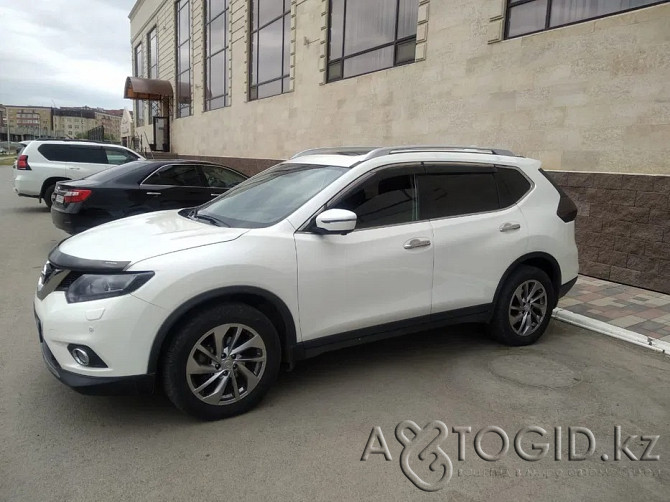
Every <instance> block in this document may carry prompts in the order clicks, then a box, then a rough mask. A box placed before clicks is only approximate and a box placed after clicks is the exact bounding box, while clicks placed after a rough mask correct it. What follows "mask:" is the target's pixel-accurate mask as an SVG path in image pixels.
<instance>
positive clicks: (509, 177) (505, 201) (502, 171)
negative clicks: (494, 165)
mask: <svg viewBox="0 0 670 502" xmlns="http://www.w3.org/2000/svg"><path fill="white" fill-rule="evenodd" d="M495 177H496V182H497V183H498V192H499V194H500V207H503V208H504V207H509V206H511V205H512V204H516V203H517V202H519V200H520V199H521V198H522V197H523V196H524V195H526V193H527V192H528V190H530V182H529V181H528V180H527V179H526V177H525V176H524V175H523V174H521V173H520V172H519V171H517V170H516V169H512V168H511V167H499V168H498V172H496V174H495Z"/></svg>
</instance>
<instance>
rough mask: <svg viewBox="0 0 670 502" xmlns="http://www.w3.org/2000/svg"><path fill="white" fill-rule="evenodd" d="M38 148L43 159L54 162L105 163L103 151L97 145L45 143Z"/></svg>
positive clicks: (105, 158)
mask: <svg viewBox="0 0 670 502" xmlns="http://www.w3.org/2000/svg"><path fill="white" fill-rule="evenodd" d="M38 150H39V152H40V153H41V154H42V155H44V158H45V159H47V160H51V161H54V162H75V163H87V164H107V156H106V155H105V151H104V150H103V149H102V147H99V146H86V145H61V144H56V145H49V144H45V145H41V146H40V147H39V148H38Z"/></svg>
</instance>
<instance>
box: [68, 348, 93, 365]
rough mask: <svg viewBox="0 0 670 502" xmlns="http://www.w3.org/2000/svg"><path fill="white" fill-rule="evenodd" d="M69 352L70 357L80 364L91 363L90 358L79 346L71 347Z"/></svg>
mask: <svg viewBox="0 0 670 502" xmlns="http://www.w3.org/2000/svg"><path fill="white" fill-rule="evenodd" d="M71 354H72V357H74V360H75V361H77V362H78V363H79V364H81V365H82V366H88V365H89V364H90V363H91V358H90V357H89V355H88V353H87V352H86V351H85V350H84V349H82V348H81V347H76V348H74V349H72V352H71Z"/></svg>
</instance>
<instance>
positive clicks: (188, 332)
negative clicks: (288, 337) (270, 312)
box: [161, 303, 281, 420]
mask: <svg viewBox="0 0 670 502" xmlns="http://www.w3.org/2000/svg"><path fill="white" fill-rule="evenodd" d="M230 324H232V325H236V326H235V327H231V328H228V329H227V330H226V329H222V328H221V326H223V325H230ZM239 326H245V327H247V328H248V330H247V331H245V330H244V329H242V331H241V334H240V335H239V337H240V340H244V339H249V338H248V337H251V338H254V340H256V343H258V340H257V338H255V336H256V335H257V336H259V337H260V338H261V339H262V344H263V345H264V349H265V350H264V351H263V350H261V349H260V348H253V347H255V346H252V348H250V349H244V350H245V351H246V352H245V356H243V357H255V356H260V355H262V354H263V352H264V354H265V366H264V367H263V370H262V374H261V370H260V369H259V370H258V371H259V375H260V378H259V379H258V378H257V379H255V382H257V383H256V384H255V387H252V385H254V384H253V383H252V382H251V381H250V380H248V379H245V374H248V373H246V372H241V369H240V368H239V366H244V368H245V369H247V370H248V369H249V368H251V369H252V371H254V368H257V369H258V368H260V367H261V366H255V365H256V364H259V365H260V364H262V363H260V362H258V363H255V362H254V363H249V364H247V363H242V362H240V361H241V360H239V361H238V362H237V363H235V366H234V367H235V368H238V369H236V370H233V369H232V364H233V362H234V361H232V360H231V358H232V357H233V356H234V355H235V354H233V355H230V354H229V355H228V357H225V358H224V357H220V358H219V361H218V365H217V361H215V360H214V357H213V356H215V355H216V351H215V350H214V348H215V347H214V343H215V340H214V338H213V337H214V336H215V335H214V334H213V333H226V335H225V336H224V337H223V338H222V340H223V341H222V346H223V350H224V351H226V350H228V349H227V347H225V344H226V343H227V342H226V341H228V342H230V341H231V340H232V339H233V337H234V335H235V333H236V330H237V329H238V327H239ZM217 330H218V331H217ZM231 330H232V331H231ZM204 337H207V338H205V339H204V340H202V339H203V338H204ZM245 337H247V338H245ZM197 344H200V345H205V346H206V347H208V348H209V349H211V352H212V353H211V354H209V355H208V357H205V356H204V354H203V353H201V352H200V351H198V350H196V349H195V347H196V345H197ZM242 345H244V344H243V343H242ZM250 350H251V351H255V352H254V353H252V355H251V356H250V355H249V352H248V351H250ZM232 352H233V353H234V350H233V351H232ZM192 357H193V359H191V358H192ZM198 357H199V358H200V361H198V362H196V366H199V367H204V368H206V370H207V373H205V374H204V375H199V374H188V373H187V364H188V363H189V362H191V363H193V362H194V361H195V360H196V359H197V358H198ZM246 360H247V359H245V361H246ZM280 362H281V345H280V343H279V335H278V334H277V330H276V328H275V327H274V325H273V324H272V322H270V320H269V319H268V318H267V317H266V316H265V315H264V314H263V313H261V312H260V311H258V310H256V309H255V308H253V307H250V306H249V305H245V304H243V303H228V304H223V305H217V306H211V307H207V308H204V309H202V310H200V311H198V312H196V313H195V314H194V315H192V316H189V319H188V320H186V321H185V322H184V323H183V324H181V325H179V326H178V327H177V330H176V332H175V333H174V336H173V338H172V340H171V342H170V345H169V346H168V348H167V350H166V351H165V353H164V354H163V357H162V360H161V372H162V380H163V388H164V390H165V394H166V395H167V397H168V398H169V399H170V401H172V403H173V404H174V405H175V406H176V407H177V408H179V409H180V410H182V411H183V412H185V413H188V414H189V415H192V416H194V417H197V418H200V419H203V420H218V419H222V418H227V417H232V416H235V415H239V414H241V413H245V412H246V411H249V410H250V409H252V408H253V407H254V406H256V405H257V404H258V403H259V402H260V400H261V399H262V398H263V396H264V395H265V393H266V392H267V391H268V389H269V388H270V386H271V385H272V384H273V383H274V381H275V380H276V378H277V374H278V373H279V366H280ZM198 363H199V365H198ZM225 365H229V366H230V368H229V369H228V370H225V368H226V366H225ZM210 366H211V367H212V368H216V371H215V370H214V369H212V371H211V373H210V372H209V367H210ZM220 372H223V373H225V374H226V375H229V377H224V376H221V375H220V376H219V377H217V380H214V381H213V383H211V385H209V386H208V387H205V389H204V390H203V391H202V393H198V395H196V391H197V389H198V388H199V387H196V388H195V389H194V390H192V386H195V385H202V384H203V381H207V380H209V379H210V378H214V375H215V374H217V373H220ZM235 375H236V376H235ZM199 378H202V379H201V380H197V379H199ZM224 381H225V383H222V382H224ZM233 382H234V383H233ZM240 382H244V385H245V386H247V388H248V387H252V388H251V390H249V391H248V392H246V395H244V394H245V392H243V393H240V394H239V395H240V396H241V397H240V398H239V399H238V400H236V401H234V402H233V401H231V402H229V403H226V404H210V403H207V402H205V401H204V399H205V398H208V399H216V400H217V401H218V402H219V403H220V402H221V399H224V398H225V395H222V396H220V397H213V398H212V397H207V396H204V397H203V394H207V392H208V391H210V390H213V389H214V388H216V389H218V388H219V387H218V385H222V387H223V388H224V390H227V391H228V392H229V393H230V392H234V391H233V388H237V389H238V392H239V390H240V388H241V387H239V386H238V383H240ZM215 394H216V392H214V393H212V394H211V395H212V396H214V395H215ZM199 395H200V396H201V397H198V396H199ZM230 398H231V399H236V398H237V395H233V396H230Z"/></svg>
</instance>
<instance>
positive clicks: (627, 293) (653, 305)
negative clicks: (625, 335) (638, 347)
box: [558, 275, 670, 342]
mask: <svg viewBox="0 0 670 502" xmlns="http://www.w3.org/2000/svg"><path fill="white" fill-rule="evenodd" d="M558 306H559V307H560V308H563V309H565V310H568V311H570V312H573V313H575V314H581V315H583V316H586V317H590V318H592V319H596V320H598V321H603V322H606V323H608V324H610V325H613V326H617V327H619V328H624V329H626V330H629V331H633V332H635V333H639V334H641V335H644V336H646V337H650V338H655V339H657V340H662V341H664V342H670V295H665V294H663V293H656V292H654V291H648V290H646V289H640V288H635V287H633V286H626V285H624V284H618V283H614V282H609V281H603V280H601V279H595V278H593V277H586V276H583V275H580V276H579V279H578V280H577V284H575V286H574V287H573V288H572V290H571V291H570V292H569V293H568V294H567V295H566V296H565V297H563V298H562V299H561V300H560V301H559V302H558Z"/></svg>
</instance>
